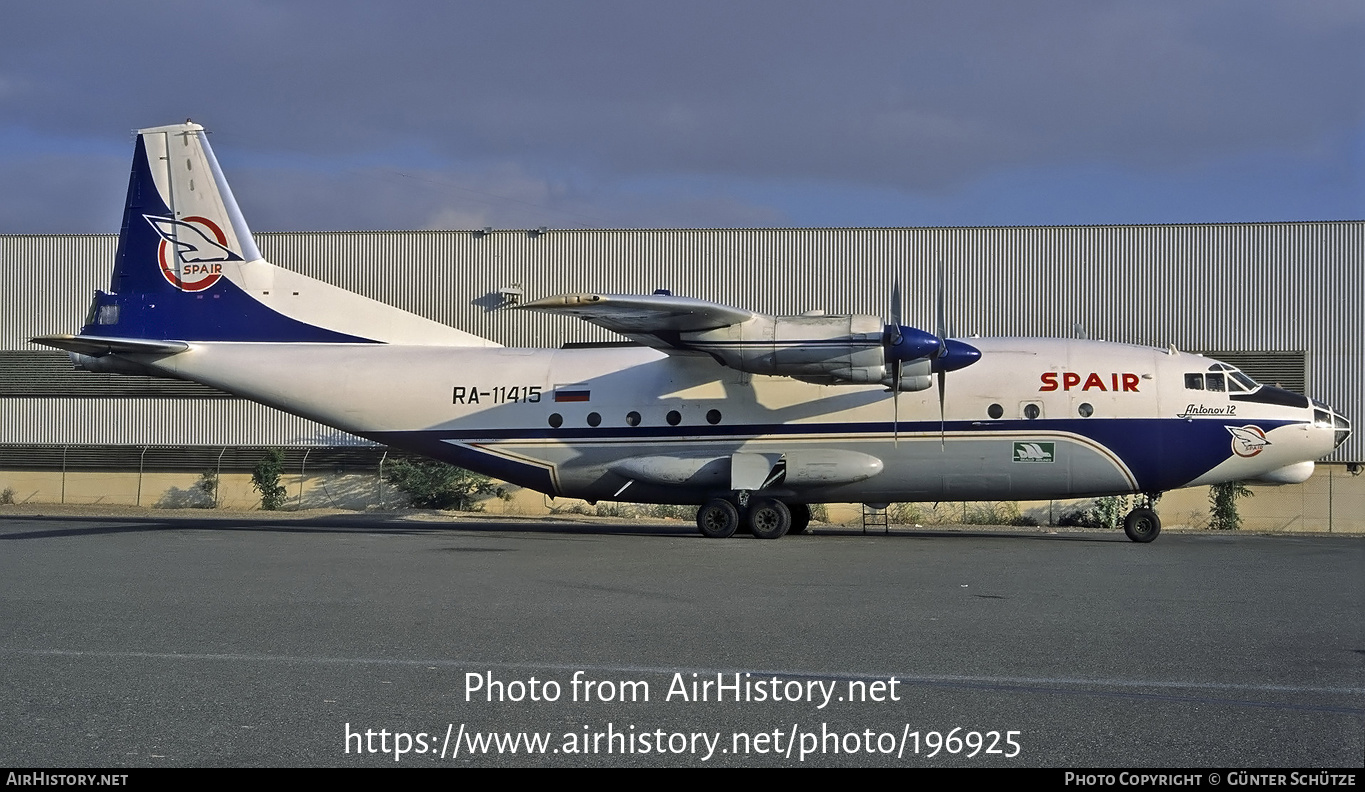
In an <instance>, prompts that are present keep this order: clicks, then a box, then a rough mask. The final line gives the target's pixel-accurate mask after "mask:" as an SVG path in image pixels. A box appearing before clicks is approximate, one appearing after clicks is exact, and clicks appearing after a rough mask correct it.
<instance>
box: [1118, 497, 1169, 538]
mask: <svg viewBox="0 0 1365 792" xmlns="http://www.w3.org/2000/svg"><path fill="white" fill-rule="evenodd" d="M1160 499H1161V493H1160V492H1148V493H1146V494H1145V496H1144V497H1143V498H1142V499H1141V500H1139V502H1138V506H1137V507H1136V508H1135V509H1133V510H1132V511H1130V512H1128V516H1127V517H1124V518H1123V532H1124V533H1125V534H1127V535H1128V538H1129V539H1131V540H1132V541H1134V542H1139V543H1141V544H1146V543H1148V542H1150V541H1152V540H1153V539H1155V538H1156V537H1157V535H1158V534H1160V533H1161V518H1160V517H1158V516H1156V502H1157V501H1158V500H1160Z"/></svg>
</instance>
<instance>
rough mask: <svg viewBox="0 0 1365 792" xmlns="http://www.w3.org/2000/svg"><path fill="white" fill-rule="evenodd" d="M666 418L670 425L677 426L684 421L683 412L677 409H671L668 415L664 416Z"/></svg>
mask: <svg viewBox="0 0 1365 792" xmlns="http://www.w3.org/2000/svg"><path fill="white" fill-rule="evenodd" d="M664 420H666V421H668V425H669V426H677V425H678V424H680V423H682V413H680V412H678V411H677V410H669V411H668V415H666V416H664Z"/></svg>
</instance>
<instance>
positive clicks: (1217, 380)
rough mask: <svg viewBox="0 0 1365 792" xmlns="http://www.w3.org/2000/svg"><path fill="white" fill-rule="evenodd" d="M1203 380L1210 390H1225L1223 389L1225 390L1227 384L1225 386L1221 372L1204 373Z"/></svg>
mask: <svg viewBox="0 0 1365 792" xmlns="http://www.w3.org/2000/svg"><path fill="white" fill-rule="evenodd" d="M1204 382H1205V384H1207V385H1208V389H1209V390H1211V391H1225V390H1227V386H1226V384H1225V383H1224V382H1223V375H1222V374H1206V375H1204Z"/></svg>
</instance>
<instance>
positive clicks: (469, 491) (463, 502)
mask: <svg viewBox="0 0 1365 792" xmlns="http://www.w3.org/2000/svg"><path fill="white" fill-rule="evenodd" d="M384 478H386V479H388V481H389V483H390V484H392V485H393V486H395V487H397V488H398V489H399V490H401V491H402V492H403V494H405V495H407V496H408V502H409V503H411V504H412V505H413V506H415V507H417V508H419V509H446V510H451V511H483V507H482V506H480V505H479V503H478V500H479V498H481V497H483V496H485V495H497V496H498V497H500V498H503V499H507V498H509V497H510V496H509V495H507V493H506V491H505V490H503V489H501V488H499V487H498V486H496V485H494V484H493V480H492V479H490V478H488V477H487V476H481V475H479V474H478V473H471V472H470V471H468V470H465V469H464V468H458V467H455V466H454V465H447V464H446V463H444V462H437V461H435V460H428V459H423V460H411V459H397V460H394V461H393V462H390V463H389V464H388V465H386V466H385V468H384Z"/></svg>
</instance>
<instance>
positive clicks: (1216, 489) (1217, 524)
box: [1209, 481, 1255, 531]
mask: <svg viewBox="0 0 1365 792" xmlns="http://www.w3.org/2000/svg"><path fill="white" fill-rule="evenodd" d="M1254 494H1255V493H1253V492H1252V491H1251V490H1250V489H1247V485H1245V484H1243V483H1242V482H1240V481H1229V482H1228V483H1226V484H1214V485H1213V486H1212V487H1209V527H1210V528H1212V529H1213V530H1215V531H1235V530H1237V529H1238V528H1241V527H1242V516H1241V515H1240V514H1238V513H1237V499H1238V498H1247V497H1251V496H1252V495H1254Z"/></svg>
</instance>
